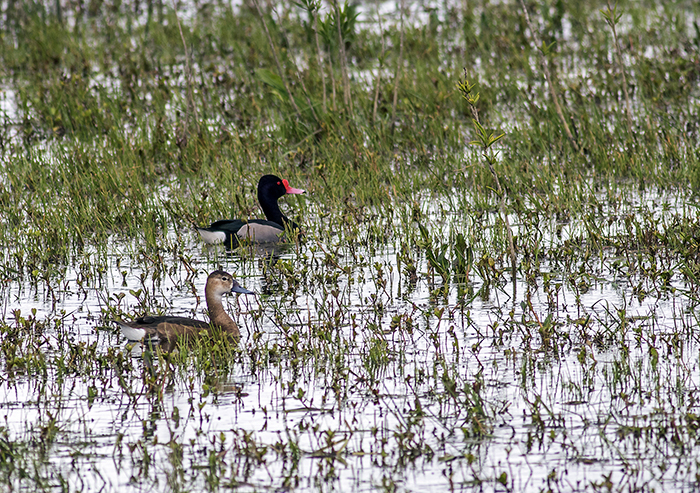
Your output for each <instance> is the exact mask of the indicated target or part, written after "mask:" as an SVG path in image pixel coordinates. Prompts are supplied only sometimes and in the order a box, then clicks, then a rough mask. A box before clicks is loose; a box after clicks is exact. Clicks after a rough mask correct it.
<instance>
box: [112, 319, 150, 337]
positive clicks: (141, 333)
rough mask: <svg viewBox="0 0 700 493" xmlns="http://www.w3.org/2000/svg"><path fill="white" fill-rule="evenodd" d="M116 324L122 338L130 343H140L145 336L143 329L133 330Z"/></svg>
mask: <svg viewBox="0 0 700 493" xmlns="http://www.w3.org/2000/svg"><path fill="white" fill-rule="evenodd" d="M117 324H119V328H120V329H121V330H122V334H123V335H124V337H126V338H127V339H128V340H130V341H140V340H141V339H143V337H144V336H145V335H146V331H145V330H144V329H135V328H133V327H129V326H128V325H124V324H121V323H119V322H117Z"/></svg>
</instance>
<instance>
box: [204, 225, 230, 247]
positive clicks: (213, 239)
mask: <svg viewBox="0 0 700 493" xmlns="http://www.w3.org/2000/svg"><path fill="white" fill-rule="evenodd" d="M197 231H199V234H200V236H201V237H202V239H203V240H204V243H209V244H210V245H218V244H219V243H223V242H224V241H226V233H224V232H223V231H207V230H206V229H199V228H197Z"/></svg>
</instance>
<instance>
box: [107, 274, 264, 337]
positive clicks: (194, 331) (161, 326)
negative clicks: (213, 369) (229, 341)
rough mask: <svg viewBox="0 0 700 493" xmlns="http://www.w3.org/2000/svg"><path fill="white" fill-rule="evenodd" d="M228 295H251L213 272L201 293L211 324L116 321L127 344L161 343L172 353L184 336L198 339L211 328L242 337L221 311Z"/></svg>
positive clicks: (170, 319) (175, 320)
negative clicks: (224, 299) (141, 342)
mask: <svg viewBox="0 0 700 493" xmlns="http://www.w3.org/2000/svg"><path fill="white" fill-rule="evenodd" d="M229 293H243V294H253V292H252V291H248V290H247V289H245V288H243V287H242V286H241V285H240V284H238V282H237V281H236V280H235V279H234V278H233V277H232V276H231V274H229V273H228V272H224V271H222V270H216V271H214V272H212V273H211V274H209V277H208V278H207V285H206V287H205V288H204V294H205V297H206V300H207V308H208V310H209V319H210V322H209V323H207V322H203V321H201V320H196V319H193V318H186V317H170V316H167V315H166V316H160V317H151V316H145V317H140V318H137V319H136V320H134V321H133V322H122V321H120V320H116V321H115V322H116V323H117V324H118V325H119V328H120V329H121V331H122V334H124V336H125V337H126V338H127V339H129V340H130V341H143V342H146V341H148V342H151V343H157V344H160V346H161V347H162V348H163V349H165V350H166V351H170V350H172V349H173V348H174V347H175V345H176V344H177V341H178V339H180V338H182V337H185V338H189V337H198V336H199V334H200V333H201V332H207V333H208V332H209V331H210V329H211V328H215V329H218V330H220V331H221V332H222V333H224V334H228V335H229V336H230V337H233V338H239V337H240V336H241V333H240V331H239V330H238V326H237V325H236V322H234V321H233V320H232V319H231V317H230V316H229V315H228V313H226V310H224V305H223V303H222V299H223V296H224V295H225V294H229Z"/></svg>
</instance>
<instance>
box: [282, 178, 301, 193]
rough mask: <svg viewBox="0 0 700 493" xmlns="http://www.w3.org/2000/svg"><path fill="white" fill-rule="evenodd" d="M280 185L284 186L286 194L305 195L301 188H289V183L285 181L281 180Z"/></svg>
mask: <svg viewBox="0 0 700 493" xmlns="http://www.w3.org/2000/svg"><path fill="white" fill-rule="evenodd" d="M282 183H283V184H284V189H285V190H286V191H287V193H295V194H301V193H306V190H302V189H301V188H293V187H290V186H289V182H288V181H287V180H282Z"/></svg>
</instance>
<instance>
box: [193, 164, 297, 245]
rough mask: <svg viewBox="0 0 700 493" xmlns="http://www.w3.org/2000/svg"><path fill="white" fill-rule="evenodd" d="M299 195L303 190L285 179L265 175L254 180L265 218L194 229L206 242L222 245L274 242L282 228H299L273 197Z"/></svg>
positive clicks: (233, 220) (230, 220) (279, 236)
mask: <svg viewBox="0 0 700 493" xmlns="http://www.w3.org/2000/svg"><path fill="white" fill-rule="evenodd" d="M288 193H290V194H301V193H305V192H304V190H301V189H299V188H292V187H290V186H289V183H288V182H287V180H282V179H281V178H278V177H277V176H275V175H265V176H263V177H262V178H260V181H259V182H258V202H260V206H261V207H262V210H263V212H264V213H265V217H266V218H267V220H266V221H265V220H262V219H252V220H245V219H222V220H220V221H216V222H215V223H212V224H211V226H209V227H208V228H197V231H199V234H200V235H201V236H202V239H203V240H204V241H205V242H206V243H211V244H218V243H225V245H226V248H231V249H234V248H237V247H238V245H239V244H240V242H241V241H252V242H253V243H277V242H279V241H280V240H281V239H282V236H283V235H284V231H285V228H289V229H290V230H292V231H293V230H299V229H300V228H299V225H298V224H296V223H295V222H294V221H292V220H291V219H289V218H287V216H285V215H284V214H282V211H281V210H280V207H279V205H278V204H277V199H279V198H280V197H282V196H283V195H286V194H288Z"/></svg>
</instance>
